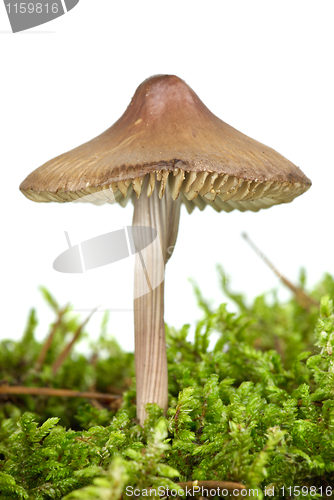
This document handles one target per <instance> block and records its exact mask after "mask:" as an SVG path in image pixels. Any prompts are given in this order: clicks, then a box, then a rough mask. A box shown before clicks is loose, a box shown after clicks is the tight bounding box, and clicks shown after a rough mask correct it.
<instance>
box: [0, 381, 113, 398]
mask: <svg viewBox="0 0 334 500" xmlns="http://www.w3.org/2000/svg"><path fill="white" fill-rule="evenodd" d="M0 394H17V395H27V394H29V395H32V396H57V397H65V398H87V399H104V400H106V401H114V400H115V399H120V398H121V396H119V395H116V394H104V393H102V392H78V391H72V390H70V389H54V388H51V387H24V386H19V385H15V386H10V385H0Z"/></svg>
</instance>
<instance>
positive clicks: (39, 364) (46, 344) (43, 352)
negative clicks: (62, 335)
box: [35, 304, 69, 371]
mask: <svg viewBox="0 0 334 500" xmlns="http://www.w3.org/2000/svg"><path fill="white" fill-rule="evenodd" d="M68 307H69V304H67V305H66V306H65V307H64V308H63V309H61V310H60V311H59V313H58V318H57V321H56V322H55V323H54V324H53V326H52V329H51V331H50V333H49V335H48V336H47V338H46V340H45V342H44V344H43V347H42V349H41V352H40V353H39V356H38V359H37V361H36V363H35V370H37V371H39V370H40V369H41V367H42V365H43V363H44V360H45V357H46V355H47V352H48V350H49V349H50V346H51V344H52V340H53V337H54V335H55V333H56V331H57V328H59V326H60V324H61V321H62V319H63V316H64V314H65V313H66V312H67V310H68Z"/></svg>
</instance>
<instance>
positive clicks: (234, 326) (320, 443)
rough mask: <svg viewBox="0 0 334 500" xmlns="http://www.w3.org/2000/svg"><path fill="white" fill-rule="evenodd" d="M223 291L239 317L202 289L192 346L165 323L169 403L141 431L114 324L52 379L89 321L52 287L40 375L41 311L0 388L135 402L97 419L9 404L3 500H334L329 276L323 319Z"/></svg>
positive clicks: (293, 306)
mask: <svg viewBox="0 0 334 500" xmlns="http://www.w3.org/2000/svg"><path fill="white" fill-rule="evenodd" d="M304 281H305V275H304V274H302V276H301V284H302V285H303V284H304ZM222 285H223V288H224V292H225V294H226V295H227V296H228V297H229V298H230V299H232V300H233V301H234V302H235V303H236V304H237V306H238V308H239V311H240V312H239V313H238V314H234V313H231V312H229V311H228V307H227V306H226V305H225V304H221V305H220V306H218V307H217V308H212V307H211V306H210V304H208V302H207V301H205V300H204V298H203V297H202V296H201V293H200V291H199V289H198V287H195V293H196V294H197V297H198V302H199V306H200V307H201V309H202V311H203V318H202V320H200V321H199V322H198V323H197V325H196V328H195V338H194V341H190V340H189V331H190V327H189V326H188V325H185V326H184V327H183V328H181V329H180V330H176V329H174V328H171V327H166V331H167V344H168V350H167V352H168V369H169V393H170V399H169V403H170V406H169V409H168V413H167V417H166V418H165V417H163V416H162V412H161V409H160V408H158V407H157V406H156V405H148V411H149V417H148V419H147V421H146V423H145V426H144V428H141V427H140V426H139V425H138V424H137V423H136V418H135V416H136V408H135V405H134V402H135V384H134V363H133V355H132V354H128V353H124V352H122V350H121V349H120V347H119V346H118V344H117V342H116V341H115V340H112V339H110V338H109V336H108V334H107V329H108V327H107V318H104V320H103V322H102V325H101V332H100V337H99V339H98V340H97V341H96V342H94V343H93V344H92V348H91V353H90V354H89V355H88V356H84V355H82V354H78V353H77V352H76V351H75V350H74V351H73V352H72V353H71V355H70V356H69V357H68V358H67V359H66V361H65V362H64V364H63V365H62V366H61V368H60V369H59V370H58V372H57V373H56V375H53V373H52V365H53V363H54V362H55V360H56V359H57V357H58V356H59V354H60V352H61V351H62V350H63V348H64V346H65V345H66V344H67V342H68V341H69V339H70V338H71V335H72V336H73V333H74V332H75V331H77V330H78V328H79V327H80V323H79V318H77V317H76V316H74V315H73V313H71V311H70V308H67V309H65V312H64V311H63V314H60V312H61V308H60V307H59V305H58V304H57V302H56V301H55V299H54V298H53V297H52V296H51V295H50V294H49V292H47V291H46V290H45V289H43V294H44V297H45V298H46V300H47V302H48V303H49V305H50V306H51V308H52V309H53V311H54V313H55V314H56V320H55V321H54V323H53V325H56V326H55V327H54V326H53V325H51V326H50V329H52V328H54V329H55V334H54V338H53V342H52V344H51V347H50V349H49V351H48V354H47V356H46V358H45V361H44V363H43V365H42V367H41V369H37V368H36V361H37V359H38V356H39V354H40V352H41V348H42V344H41V343H40V342H38V341H37V340H36V339H35V329H36V325H37V318H36V313H35V312H34V311H32V312H31V313H30V316H29V319H28V324H27V328H26V331H25V333H24V336H23V338H22V340H21V341H18V342H15V341H8V340H7V341H2V343H1V345H0V381H2V383H4V382H7V383H9V384H11V385H26V386H37V387H46V386H47V387H55V388H67V389H75V390H81V391H87V390H90V389H91V388H92V386H94V388H96V390H98V391H100V392H108V391H109V392H113V391H116V390H119V391H124V390H125V391H126V392H125V394H124V397H123V404H122V408H120V409H118V408H117V407H115V406H113V407H110V406H107V405H105V406H104V407H103V408H101V409H97V408H96V407H94V406H92V404H90V403H88V402H87V401H86V402H83V401H84V400H82V399H79V398H73V399H65V398H56V397H51V398H47V397H45V396H18V395H15V396H10V397H9V396H4V395H2V396H1V399H0V423H1V428H0V429H1V431H0V499H1V500H2V499H4V500H5V499H6V500H7V499H8V500H15V499H37V500H39V499H61V498H66V499H68V500H70V499H72V498H73V499H74V498H81V499H101V500H102V499H120V498H121V497H123V498H125V497H126V495H127V494H128V496H130V497H132V498H133V496H131V494H132V492H133V491H134V489H138V490H140V491H142V492H143V491H145V490H147V491H148V490H149V488H150V487H153V488H158V487H159V486H160V487H167V486H168V487H169V488H173V487H175V483H173V481H175V482H180V481H189V480H196V479H197V480H225V481H235V482H239V483H243V484H244V485H245V486H246V487H248V488H257V489H258V495H257V498H261V496H263V493H264V492H265V488H267V490H268V489H269V488H274V492H275V495H274V498H286V497H291V498H294V496H293V493H292V494H291V491H289V490H287V488H289V487H292V489H293V487H295V486H300V487H302V486H304V487H305V488H306V489H304V490H303V494H302V495H301V496H302V497H303V498H316V494H315V492H316V493H317V494H318V493H320V492H321V491H322V493H323V497H324V498H329V497H330V493H331V487H333V491H334V361H333V354H332V351H333V349H334V312H333V302H332V299H333V297H334V280H333V277H331V276H330V275H326V276H325V277H324V279H323V280H322V281H321V283H319V284H318V285H317V286H316V287H315V289H314V290H313V291H311V292H310V295H311V296H312V298H313V299H314V300H315V301H318V302H321V305H320V311H319V308H318V307H317V306H311V307H310V309H309V310H305V309H303V308H301V307H300V306H299V305H298V303H297V302H296V301H295V299H291V300H290V301H288V302H286V303H281V302H280V301H279V300H278V298H277V296H276V294H265V295H262V296H260V297H257V298H256V299H255V300H254V301H253V303H251V304H248V303H247V302H246V300H245V299H244V297H243V296H241V295H239V294H234V293H232V292H231V291H230V289H229V288H228V287H227V284H226V282H225V281H224V280H222ZM331 298H332V299H331ZM59 315H60V316H61V317H60V320H59ZM210 337H212V338H214V339H215V341H211V338H210ZM311 486H313V487H315V488H316V490H314V489H313V490H312V491H311V489H310V488H311ZM283 487H284V488H285V490H284V493H283V489H282V488H283ZM320 488H322V490H321V489H320ZM326 488H327V490H326ZM287 492H289V494H288V493H287ZM325 493H326V494H325ZM318 496H319V495H318ZM142 497H143V498H144V494H143V495H142ZM272 498H273V497H272ZM295 498H297V494H296V495H295Z"/></svg>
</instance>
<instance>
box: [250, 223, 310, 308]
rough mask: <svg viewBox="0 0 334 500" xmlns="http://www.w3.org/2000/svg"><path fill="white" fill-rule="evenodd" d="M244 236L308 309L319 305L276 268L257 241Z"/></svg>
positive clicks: (300, 303) (298, 300)
mask: <svg viewBox="0 0 334 500" xmlns="http://www.w3.org/2000/svg"><path fill="white" fill-rule="evenodd" d="M242 237H243V238H244V239H245V240H246V241H247V243H248V244H249V246H250V247H251V248H252V249H253V250H254V251H255V252H256V253H257V254H258V255H259V256H260V257H261V259H262V260H263V261H264V262H265V263H266V264H267V266H268V267H269V268H270V269H271V270H272V271H273V273H274V274H276V276H277V277H278V278H279V279H280V280H281V281H282V283H284V285H285V286H287V287H288V288H289V289H290V290H291V291H292V292H293V294H294V295H295V297H296V301H297V302H298V304H299V305H300V306H301V307H302V308H303V309H306V310H308V309H309V308H310V307H311V306H314V305H315V306H319V303H318V302H317V301H316V300H314V299H313V298H312V297H310V296H309V295H307V294H306V293H305V292H304V290H302V289H301V288H299V287H296V286H295V285H294V284H293V283H291V281H289V280H288V279H287V278H285V277H284V276H282V274H281V273H280V272H279V271H278V270H277V269H276V267H275V266H274V264H272V262H270V260H269V259H268V257H266V256H265V255H264V253H262V252H261V250H260V249H259V248H258V247H257V246H256V245H255V243H254V242H253V241H252V240H251V239H250V237H249V236H248V234H247V233H242Z"/></svg>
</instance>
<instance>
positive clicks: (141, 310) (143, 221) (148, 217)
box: [133, 185, 181, 425]
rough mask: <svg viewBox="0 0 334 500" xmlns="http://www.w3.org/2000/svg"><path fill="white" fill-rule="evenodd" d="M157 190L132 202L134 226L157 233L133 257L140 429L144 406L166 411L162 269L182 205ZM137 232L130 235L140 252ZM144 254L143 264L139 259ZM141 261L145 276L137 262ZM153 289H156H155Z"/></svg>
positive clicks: (167, 257)
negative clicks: (151, 229) (149, 405)
mask: <svg viewBox="0 0 334 500" xmlns="http://www.w3.org/2000/svg"><path fill="white" fill-rule="evenodd" d="M157 187H158V186H157V185H156V186H155V189H154V191H153V193H152V194H151V196H150V197H147V196H146V192H145V189H143V192H142V194H141V195H140V196H139V198H137V197H136V196H134V198H133V204H134V214H133V226H146V227H147V226H149V227H152V228H154V229H155V230H156V231H157V237H158V238H159V241H160V245H161V246H160V245H159V244H158V241H157V240H158V238H157V239H156V242H154V243H153V244H151V245H150V246H148V247H147V248H146V249H145V250H144V251H143V252H142V253H139V254H136V263H135V285H134V293H135V295H134V297H135V299H134V329H135V366H136V387H137V417H138V419H139V422H140V424H141V425H143V423H144V421H145V418H146V416H147V414H146V411H145V405H146V404H147V403H157V404H158V405H159V406H160V407H161V408H163V410H164V412H165V413H166V411H167V408H168V372H167V354H166V340H165V324H164V267H165V264H166V262H167V261H168V259H169V258H170V256H171V254H172V252H173V248H174V245H175V242H176V238H177V233H178V228H179V218H180V206H181V200H180V199H179V198H178V199H177V200H175V201H174V200H173V199H172V197H171V194H170V191H169V186H168V185H167V186H166V190H165V193H164V195H163V197H162V199H161V200H160V199H159V189H157ZM143 236H144V235H143ZM140 237H141V236H140V232H139V233H136V235H134V242H135V245H136V246H137V245H138V247H140V241H139V240H140ZM142 254H144V258H143V255H142ZM143 260H144V261H145V266H146V270H145V269H143V265H142V262H143ZM155 284H158V286H155Z"/></svg>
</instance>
